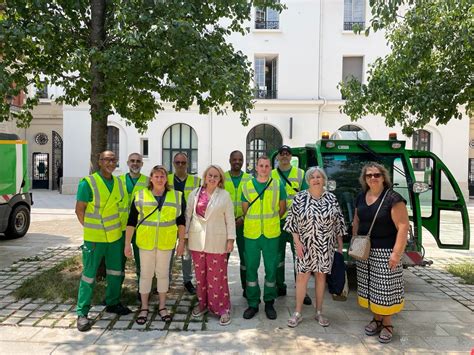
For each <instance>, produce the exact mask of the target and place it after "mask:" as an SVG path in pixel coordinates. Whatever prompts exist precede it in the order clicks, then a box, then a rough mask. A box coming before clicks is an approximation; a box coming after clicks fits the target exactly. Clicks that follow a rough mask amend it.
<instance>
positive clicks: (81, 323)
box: [77, 316, 92, 332]
mask: <svg viewBox="0 0 474 355" xmlns="http://www.w3.org/2000/svg"><path fill="white" fill-rule="evenodd" d="M91 327H92V325H91V322H90V320H89V319H87V317H86V316H79V317H77V330H79V331H80V332H87V331H88V330H90V329H91Z"/></svg>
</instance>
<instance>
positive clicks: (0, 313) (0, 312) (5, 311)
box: [0, 308, 15, 318]
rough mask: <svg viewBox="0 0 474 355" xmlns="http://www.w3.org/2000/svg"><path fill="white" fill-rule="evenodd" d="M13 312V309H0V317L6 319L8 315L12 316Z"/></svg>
mask: <svg viewBox="0 0 474 355" xmlns="http://www.w3.org/2000/svg"><path fill="white" fill-rule="evenodd" d="M13 312H15V310H14V309H8V308H6V309H0V317H4V318H5V317H8V316H9V315H11V314H13Z"/></svg>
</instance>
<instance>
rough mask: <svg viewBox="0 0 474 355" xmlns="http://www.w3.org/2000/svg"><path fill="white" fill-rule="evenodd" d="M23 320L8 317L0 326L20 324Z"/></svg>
mask: <svg viewBox="0 0 474 355" xmlns="http://www.w3.org/2000/svg"><path fill="white" fill-rule="evenodd" d="M22 319H23V318H20V317H8V318H7V319H5V320H3V322H2V325H14V324H18V323H20V322H21V320H22Z"/></svg>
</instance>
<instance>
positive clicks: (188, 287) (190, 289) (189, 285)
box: [184, 281, 196, 295]
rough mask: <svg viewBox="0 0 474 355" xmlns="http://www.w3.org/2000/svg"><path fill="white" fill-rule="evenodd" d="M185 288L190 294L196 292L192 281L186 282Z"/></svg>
mask: <svg viewBox="0 0 474 355" xmlns="http://www.w3.org/2000/svg"><path fill="white" fill-rule="evenodd" d="M184 288H185V289H186V290H187V291H188V293H189V294H190V295H195V294H196V289H195V288H194V285H193V283H192V282H191V281H188V282H186V283H185V284H184Z"/></svg>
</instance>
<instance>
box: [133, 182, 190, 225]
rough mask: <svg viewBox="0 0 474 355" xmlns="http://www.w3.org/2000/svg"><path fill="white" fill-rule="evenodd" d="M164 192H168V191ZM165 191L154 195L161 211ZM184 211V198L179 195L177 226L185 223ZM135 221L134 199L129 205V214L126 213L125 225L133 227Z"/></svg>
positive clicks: (136, 216) (136, 213) (136, 221)
mask: <svg viewBox="0 0 474 355" xmlns="http://www.w3.org/2000/svg"><path fill="white" fill-rule="evenodd" d="M166 193H168V191H167V192H166ZM166 193H164V194H163V195H162V196H155V199H156V202H158V210H159V211H161V208H162V207H163V203H164V202H165V199H166ZM185 212H186V201H185V200H184V195H182V196H181V215H180V216H179V217H178V218H176V224H177V225H178V226H184V225H186V217H185ZM145 217H146V216H145ZM137 223H138V210H137V207H136V206H135V200H133V201H132V205H131V206H130V214H129V215H128V222H127V226H130V227H135V226H136V225H137Z"/></svg>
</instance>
